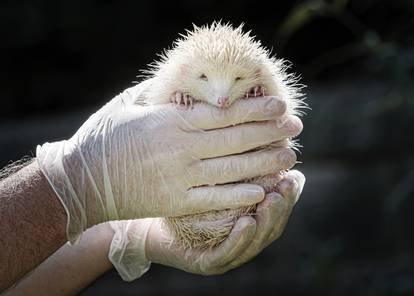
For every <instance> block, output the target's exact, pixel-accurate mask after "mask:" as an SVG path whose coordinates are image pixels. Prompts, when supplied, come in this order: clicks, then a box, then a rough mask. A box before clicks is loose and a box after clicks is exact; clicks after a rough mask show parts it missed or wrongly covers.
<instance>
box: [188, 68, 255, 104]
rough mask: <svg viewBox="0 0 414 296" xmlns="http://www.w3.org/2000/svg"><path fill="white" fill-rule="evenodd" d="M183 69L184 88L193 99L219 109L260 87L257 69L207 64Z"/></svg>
mask: <svg viewBox="0 0 414 296" xmlns="http://www.w3.org/2000/svg"><path fill="white" fill-rule="evenodd" d="M208 64H209V63H208V62H206V63H201V64H200V65H203V66H202V67H186V70H185V72H186V74H185V77H186V79H185V81H184V85H183V86H184V89H185V91H186V92H188V93H189V94H191V96H193V97H194V98H195V99H196V100H200V101H204V102H207V103H209V104H212V105H214V106H217V107H220V108H226V107H228V106H230V105H231V104H232V103H233V102H234V101H236V100H237V99H240V98H243V97H246V94H247V93H249V91H250V90H251V89H253V88H254V87H255V86H257V85H258V84H260V71H259V70H258V69H257V65H256V66H253V65H252V66H249V67H243V66H240V65H210V66H209V65H208Z"/></svg>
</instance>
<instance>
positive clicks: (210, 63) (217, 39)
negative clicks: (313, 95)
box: [139, 22, 303, 248]
mask: <svg viewBox="0 0 414 296" xmlns="http://www.w3.org/2000/svg"><path fill="white" fill-rule="evenodd" d="M173 45H174V46H173V48H172V49H170V50H167V51H166V52H165V53H164V54H163V55H162V57H161V61H158V62H155V63H154V64H152V65H151V66H152V68H151V69H150V70H148V71H145V73H147V74H149V75H150V77H149V79H151V83H150V87H148V88H147V89H146V90H145V91H144V93H143V98H140V99H139V100H140V101H141V103H142V100H143V101H144V103H146V104H165V103H169V102H173V103H175V104H180V105H185V106H191V107H193V103H194V101H202V102H205V103H208V104H211V105H214V106H217V107H219V108H227V107H229V106H231V104H232V103H233V102H234V101H236V100H238V99H242V98H249V97H259V96H277V97H280V98H283V99H284V100H286V102H287V114H298V113H300V112H299V111H298V108H299V107H301V106H302V105H303V104H302V99H301V97H302V94H301V93H300V86H298V85H297V84H296V82H297V79H296V78H295V77H294V76H293V75H292V74H287V73H286V69H287V66H286V63H285V62H284V61H283V60H280V59H276V58H274V57H271V55H270V52H269V51H268V50H267V49H265V48H263V47H262V46H261V44H260V42H259V41H257V40H255V39H254V37H252V36H250V35H249V32H247V33H244V32H243V31H242V25H241V26H239V27H237V28H233V27H232V26H231V25H229V24H221V23H220V22H214V23H213V24H212V25H211V26H204V27H196V26H194V29H193V31H187V35H181V38H180V39H178V40H176V41H175V42H174V44H173ZM189 112H191V110H189ZM289 144H290V142H289V141H286V142H284V143H282V144H280V143H279V146H283V145H284V146H286V145H289ZM280 175H281V174H276V175H273V176H264V177H259V178H255V179H253V180H248V181H249V182H250V183H256V184H259V185H261V186H263V187H264V188H265V190H266V191H267V192H269V191H272V190H274V188H275V187H274V186H275V184H276V183H277V182H278V181H279V180H280ZM245 181H246V180H245ZM255 208H256V207H255V206H251V207H243V208H240V209H237V210H224V211H210V212H206V213H202V214H196V215H186V216H181V217H174V218H165V219H164V221H165V224H166V225H167V227H168V228H169V229H170V231H171V232H172V234H173V235H174V237H175V239H177V240H179V241H180V242H181V243H182V244H183V245H184V246H185V247H186V248H210V247H214V246H217V245H218V244H220V243H221V242H222V241H223V240H225V239H226V238H227V236H228V235H229V233H230V231H231V229H232V227H233V225H234V223H235V221H236V220H237V218H238V217H240V216H242V215H246V214H252V213H254V211H255Z"/></svg>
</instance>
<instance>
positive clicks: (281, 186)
mask: <svg viewBox="0 0 414 296" xmlns="http://www.w3.org/2000/svg"><path fill="white" fill-rule="evenodd" d="M305 182H306V178H305V176H304V175H303V174H302V173H301V172H300V171H297V170H291V171H288V172H287V173H285V175H284V176H283V180H281V181H280V182H279V183H278V192H279V193H280V194H281V195H282V196H283V197H284V198H286V199H288V200H289V201H290V202H293V203H296V202H297V201H298V199H299V197H300V195H301V194H302V190H303V186H305Z"/></svg>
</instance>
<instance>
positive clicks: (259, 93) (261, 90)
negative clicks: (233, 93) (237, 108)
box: [246, 85, 267, 99]
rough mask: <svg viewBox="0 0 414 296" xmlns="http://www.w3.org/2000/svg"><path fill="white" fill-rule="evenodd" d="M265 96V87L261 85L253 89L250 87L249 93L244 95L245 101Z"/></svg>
mask: <svg viewBox="0 0 414 296" xmlns="http://www.w3.org/2000/svg"><path fill="white" fill-rule="evenodd" d="M266 94H267V90H266V87H264V86H263V85H257V86H255V87H252V88H251V89H249V91H248V92H247V93H246V99H247V98H256V97H264V96H266Z"/></svg>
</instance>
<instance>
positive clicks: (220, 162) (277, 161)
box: [190, 148, 296, 186]
mask: <svg viewBox="0 0 414 296" xmlns="http://www.w3.org/2000/svg"><path fill="white" fill-rule="evenodd" d="M295 162H296V154H295V152H294V151H293V150H292V149H289V148H272V149H268V150H259V151H254V152H248V153H243V154H238V155H230V156H226V157H219V158H211V159H205V160H201V161H198V162H196V163H194V164H193V165H192V166H191V167H190V171H191V172H192V176H193V180H192V186H200V185H215V184H225V183H231V182H237V181H240V180H245V179H249V178H253V177H257V176H264V175H269V174H271V173H275V172H279V171H282V170H287V169H290V168H291V167H293V165H294V164H295Z"/></svg>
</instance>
